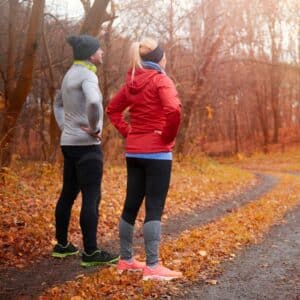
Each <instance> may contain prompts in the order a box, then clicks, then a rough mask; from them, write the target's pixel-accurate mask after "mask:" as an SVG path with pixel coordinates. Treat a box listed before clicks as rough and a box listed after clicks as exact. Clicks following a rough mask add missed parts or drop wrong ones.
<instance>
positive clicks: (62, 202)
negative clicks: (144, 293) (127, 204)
mask: <svg viewBox="0 0 300 300" xmlns="http://www.w3.org/2000/svg"><path fill="white" fill-rule="evenodd" d="M67 42H68V43H69V44H70V45H71V47H72V48H73V56H74V63H73V65H72V66H71V68H70V69H69V70H68V72H67V73H66V74H65V76H64V78H63V82H62V87H61V90H60V92H59V93H58V95H57V97H56V99H55V103H54V114H55V118H56V121H57V124H58V126H59V127H60V129H61V130H62V134H61V140H60V144H61V149H62V153H63V156H64V172H63V188H62V192H61V195H60V197H59V200H58V202H57V205H56V209H55V220H56V239H57V245H56V246H55V247H54V249H53V252H52V256H54V257H67V256H69V255H75V254H78V253H79V251H78V249H77V248H76V247H75V246H74V245H72V244H71V243H70V242H69V241H68V226H69V221H70V216H71V210H72V206H73V203H74V200H75V199H76V197H77V195H78V193H79V191H81V193H82V206H81V212H80V226H81V231H82V235H83V245H84V252H83V254H82V261H81V266H84V267H89V266H95V265H100V264H111V263H116V262H117V261H118V256H115V255H112V254H110V253H108V252H106V251H104V250H100V249H98V248H97V225H98V207H99V203H100V199H101V180H102V168H103V164H102V151H101V145H100V142H101V130H102V126H103V107H102V94H101V92H100V89H99V86H98V78H97V76H96V74H95V73H96V71H97V68H96V65H98V64H101V63H102V60H103V51H102V49H101V48H100V43H99V41H98V40H97V39H96V38H94V37H92V36H89V35H79V36H70V37H68V38H67Z"/></svg>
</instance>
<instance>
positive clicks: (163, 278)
mask: <svg viewBox="0 0 300 300" xmlns="http://www.w3.org/2000/svg"><path fill="white" fill-rule="evenodd" d="M179 278H182V276H173V277H170V276H159V275H149V276H143V280H144V281H148V280H164V281H169V280H173V279H179Z"/></svg>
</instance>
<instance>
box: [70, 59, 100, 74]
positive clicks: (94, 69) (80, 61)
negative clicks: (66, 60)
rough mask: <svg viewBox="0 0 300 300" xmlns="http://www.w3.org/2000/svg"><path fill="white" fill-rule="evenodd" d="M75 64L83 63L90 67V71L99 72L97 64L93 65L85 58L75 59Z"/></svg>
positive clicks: (82, 64)
mask: <svg viewBox="0 0 300 300" xmlns="http://www.w3.org/2000/svg"><path fill="white" fill-rule="evenodd" d="M73 64H74V65H81V66H84V67H86V68H87V69H89V70H90V71H92V72H94V73H96V72H97V67H96V66H95V65H93V64H92V63H90V62H87V61H85V60H74V62H73Z"/></svg>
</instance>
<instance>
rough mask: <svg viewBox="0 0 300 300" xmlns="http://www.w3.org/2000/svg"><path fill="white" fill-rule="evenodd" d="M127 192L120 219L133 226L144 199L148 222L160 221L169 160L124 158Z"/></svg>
mask: <svg viewBox="0 0 300 300" xmlns="http://www.w3.org/2000/svg"><path fill="white" fill-rule="evenodd" d="M126 162H127V192H126V200H125V205H124V209H123V213H122V218H123V219H124V220H125V221H126V222H128V223H129V224H132V225H134V223H135V219H136V217H137V214H138V212H139V209H140V206H141V204H142V202H143V199H144V197H146V201H145V206H146V217H145V223H146V222H148V221H153V220H156V221H160V220H161V216H162V213H163V210H164V206H165V201H166V197H167V193H168V189H169V184H170V176H171V168H172V161H171V160H159V159H143V158H128V157H127V158H126Z"/></svg>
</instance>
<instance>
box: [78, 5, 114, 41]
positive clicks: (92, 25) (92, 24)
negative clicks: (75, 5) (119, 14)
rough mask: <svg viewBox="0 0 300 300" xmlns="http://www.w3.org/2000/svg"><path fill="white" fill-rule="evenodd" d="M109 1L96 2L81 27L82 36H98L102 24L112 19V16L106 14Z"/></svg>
mask: <svg viewBox="0 0 300 300" xmlns="http://www.w3.org/2000/svg"><path fill="white" fill-rule="evenodd" d="M109 1H110V0H95V2H94V4H93V6H92V7H91V8H90V10H89V11H88V13H87V15H86V18H85V20H84V22H83V24H82V26H81V29H80V34H90V35H93V36H96V35H98V32H99V30H100V27H101V25H102V23H104V22H105V21H108V20H109V19H110V16H109V15H108V14H107V12H106V7H107V5H108V3H109Z"/></svg>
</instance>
